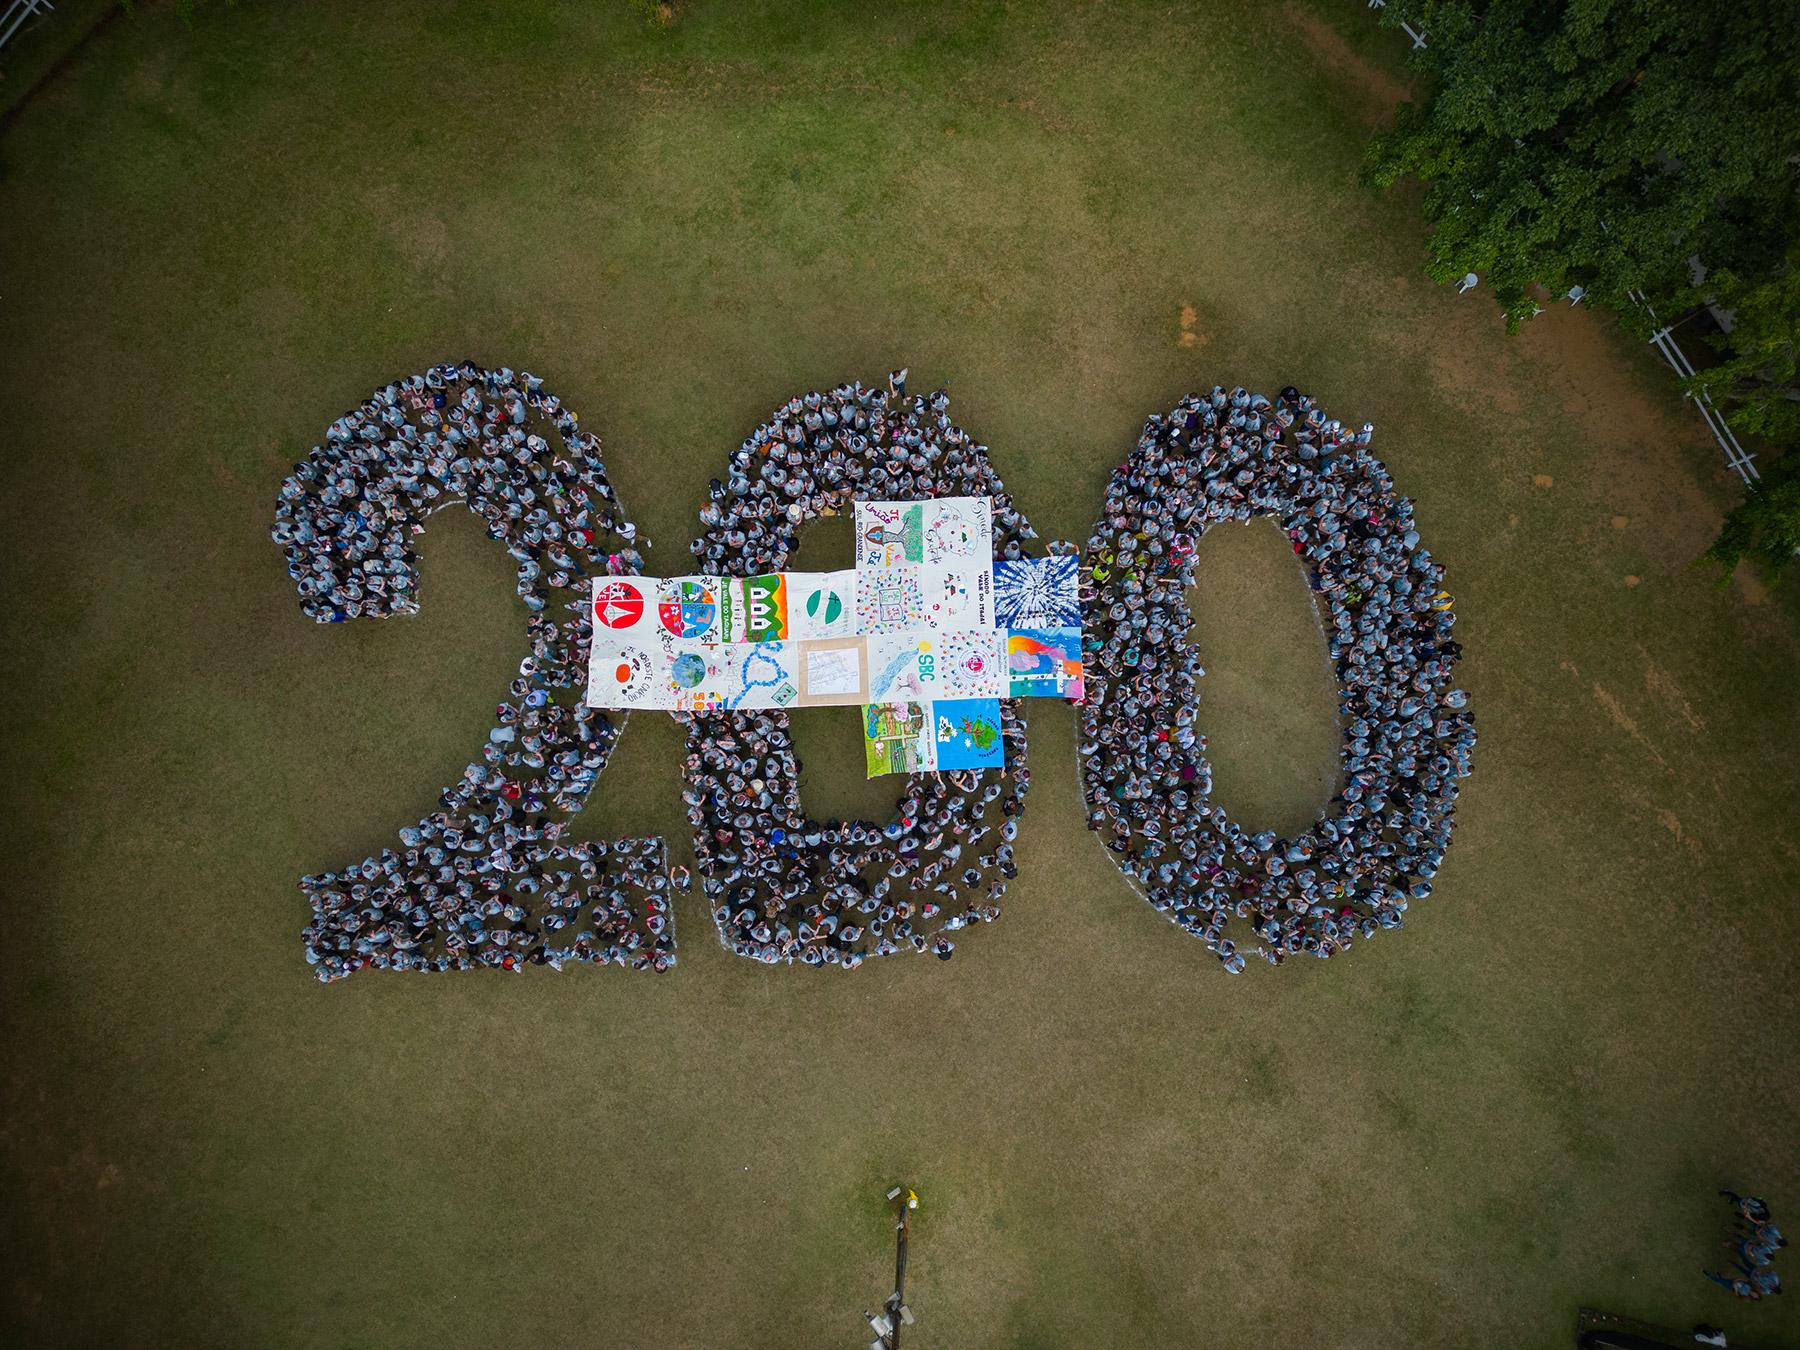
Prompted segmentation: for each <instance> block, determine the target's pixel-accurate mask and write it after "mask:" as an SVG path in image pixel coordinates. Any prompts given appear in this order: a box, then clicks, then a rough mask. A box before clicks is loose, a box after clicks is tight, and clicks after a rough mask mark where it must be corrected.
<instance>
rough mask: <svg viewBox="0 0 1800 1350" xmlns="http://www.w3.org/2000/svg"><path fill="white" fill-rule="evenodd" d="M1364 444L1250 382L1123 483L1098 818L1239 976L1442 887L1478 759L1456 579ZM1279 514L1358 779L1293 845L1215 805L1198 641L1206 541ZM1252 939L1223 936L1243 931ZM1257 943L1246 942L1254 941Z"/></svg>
mask: <svg viewBox="0 0 1800 1350" xmlns="http://www.w3.org/2000/svg"><path fill="white" fill-rule="evenodd" d="M1373 431H1374V428H1373V427H1371V426H1370V425H1368V424H1367V423H1365V424H1364V425H1363V427H1362V429H1361V430H1360V431H1357V432H1351V431H1349V430H1348V429H1346V428H1345V427H1344V426H1342V425H1341V424H1340V423H1338V422H1337V421H1333V420H1328V419H1327V418H1326V416H1325V414H1324V412H1323V411H1322V410H1321V409H1320V408H1319V407H1318V405H1317V404H1316V403H1314V402H1313V400H1312V399H1310V398H1308V397H1307V396H1306V395H1304V394H1302V393H1300V392H1299V391H1298V390H1297V389H1294V388H1292V387H1290V388H1287V389H1284V390H1282V392H1281V395H1280V397H1279V398H1277V399H1276V400H1275V401H1274V402H1273V403H1271V402H1270V401H1269V400H1268V399H1267V398H1265V397H1263V396H1262V395H1260V394H1251V393H1249V392H1248V391H1246V390H1244V389H1242V388H1238V389H1233V390H1232V391H1231V392H1229V393H1227V392H1226V391H1225V390H1224V389H1222V388H1219V387H1216V386H1215V387H1214V388H1213V390H1212V391H1211V393H1210V394H1207V395H1190V396H1189V397H1188V398H1185V399H1183V400H1182V401H1181V402H1180V403H1178V404H1176V405H1175V407H1174V408H1173V409H1172V410H1171V411H1170V412H1169V413H1168V414H1167V415H1163V416H1153V417H1151V418H1150V419H1149V420H1148V421H1147V422H1146V423H1145V424H1144V430H1143V434H1142V435H1141V436H1140V437H1139V438H1138V444H1137V449H1136V451H1135V452H1134V453H1133V454H1132V455H1131V457H1130V458H1129V459H1127V460H1126V461H1125V463H1124V464H1122V465H1121V466H1120V467H1119V469H1118V470H1117V472H1115V473H1114V474H1113V477H1112V481H1111V482H1110V483H1109V484H1108V485H1107V490H1106V501H1105V506H1104V509H1103V511H1102V514H1101V517H1100V520H1099V522H1098V524H1097V525H1096V526H1095V528H1094V533H1093V536H1092V538H1090V539H1089V540H1088V557H1087V562H1088V565H1087V575H1086V581H1085V590H1084V594H1083V620H1084V643H1085V646H1086V653H1085V654H1086V658H1087V667H1086V670H1087V680H1086V688H1087V703H1086V706H1085V707H1084V709H1083V712H1082V719H1081V725H1082V741H1081V746H1080V751H1079V753H1080V765H1081V770H1082V781H1083V791H1084V794H1085V796H1086V799H1087V803H1088V825H1089V827H1090V828H1092V829H1095V830H1098V831H1100V832H1101V834H1102V835H1103V836H1104V837H1105V839H1106V841H1107V846H1108V848H1110V849H1111V850H1112V852H1113V854H1114V856H1115V859H1116V861H1117V863H1118V865H1119V867H1120V869H1121V870H1122V871H1124V872H1125V874H1126V875H1127V876H1128V877H1130V878H1131V879H1132V881H1133V882H1134V883H1135V885H1136V887H1137V888H1138V889H1139V892H1140V894H1142V895H1143V897H1144V898H1145V899H1147V900H1148V901H1149V902H1150V903H1151V904H1152V905H1154V906H1155V907H1156V908H1157V909H1158V910H1159V911H1161V912H1162V913H1163V914H1165V915H1167V916H1168V917H1169V919H1171V920H1172V921H1173V922H1175V923H1177V924H1179V925H1180V926H1181V927H1182V928H1183V929H1185V930H1186V931H1188V932H1190V933H1193V934H1196V935H1198V936H1199V937H1201V938H1203V939H1204V940H1205V942H1206V944H1207V946H1208V947H1209V948H1210V949H1211V950H1212V951H1213V952H1214V953H1215V954H1216V955H1217V956H1218V958H1219V960H1220V961H1221V962H1222V963H1223V965H1224V966H1225V968H1226V969H1227V970H1229V971H1232V972H1233V973H1236V972H1238V971H1241V970H1242V969H1243V968H1244V964H1245V948H1246V946H1249V949H1250V950H1251V952H1252V953H1253V954H1255V955H1260V956H1262V957H1264V958H1265V959H1266V960H1268V961H1269V962H1270V963H1272V964H1274V965H1280V964H1281V963H1282V962H1283V961H1284V960H1286V959H1287V958H1288V957H1290V956H1295V955H1300V954H1303V953H1310V954H1312V955H1314V956H1318V957H1321V958H1323V957H1329V956H1332V955H1335V954H1337V953H1340V952H1343V951H1347V950H1348V949H1349V948H1350V947H1351V946H1352V945H1353V944H1354V943H1355V942H1356V941H1357V940H1358V939H1363V940H1367V939H1369V938H1371V937H1373V936H1374V935H1375V934H1377V933H1379V932H1382V931H1383V930H1386V929H1394V928H1399V927H1400V926H1401V924H1402V923H1403V922H1404V919H1405V916H1406V911H1407V907H1408V905H1409V904H1410V903H1412V902H1413V901H1416V900H1422V899H1424V898H1425V897H1426V896H1428V895H1430V894H1431V881H1432V878H1433V876H1435V875H1436V873H1437V870H1438V867H1439V865H1440V864H1441V863H1442V861H1443V857H1444V850H1445V849H1446V848H1448V847H1449V844H1450V832H1451V827H1452V822H1453V814H1454V810H1455V804H1456V798H1457V790H1458V788H1457V785H1458V782H1459V780H1461V779H1463V778H1466V777H1467V776H1468V774H1469V764H1470V756H1471V754H1472V753H1473V751H1474V746H1475V728H1474V723H1473V717H1472V714H1471V713H1470V712H1469V711H1468V709H1467V703H1468V698H1467V696H1466V695H1465V694H1464V693H1463V692H1462V691H1461V690H1460V689H1456V688H1454V687H1452V685H1451V679H1450V677H1451V671H1452V668H1453V667H1454V666H1455V664H1456V660H1457V658H1458V656H1459V654H1460V652H1461V648H1460V647H1459V645H1458V644H1457V643H1456V642H1455V641H1454V640H1453V639H1452V638H1451V636H1450V633H1451V628H1452V626H1453V625H1454V623H1455V615H1454V614H1453V613H1452V612H1451V597H1450V596H1449V594H1448V593H1447V592H1445V591H1444V589H1443V568H1442V567H1441V566H1439V564H1438V563H1437V562H1436V561H1434V560H1433V558H1432V557H1431V554H1430V553H1429V552H1428V551H1427V550H1426V549H1424V548H1423V547H1421V546H1420V542H1419V534H1418V531H1417V530H1416V529H1414V528H1413V510H1412V503H1411V502H1410V501H1408V500H1407V499H1406V498H1405V497H1402V496H1400V495H1399V494H1398V493H1396V492H1395V491H1394V484H1393V480H1392V479H1391V478H1390V477H1389V476H1388V472H1387V469H1386V468H1385V467H1384V466H1383V465H1382V463H1381V462H1380V461H1379V460H1378V459H1376V458H1374V457H1373V456H1372V455H1371V454H1370V453H1369V444H1370V441H1371V439H1372V436H1373ZM1262 515H1266V516H1272V517H1274V518H1275V519H1276V520H1278V521H1279V522H1280V524H1281V527H1282V528H1283V529H1284V530H1285V531H1286V532H1287V534H1288V537H1289V538H1290V539H1291V540H1292V541H1293V545H1294V551H1295V553H1296V554H1298V555H1299V556H1300V558H1301V559H1302V560H1303V562H1304V564H1305V566H1306V569H1307V574H1308V576H1309V577H1310V579H1311V583H1312V586H1313V589H1314V590H1315V591H1316V592H1317V593H1318V595H1319V596H1320V597H1321V598H1322V599H1323V600H1324V602H1325V607H1326V609H1327V610H1328V611H1329V614H1330V620H1329V627H1330V632H1329V634H1328V638H1329V643H1330V649H1331V657H1332V661H1333V664H1334V667H1335V670H1336V675H1337V682H1338V688H1339V711H1340V713H1341V715H1342V721H1343V729H1344V753H1343V766H1342V768H1343V772H1342V786H1341V788H1340V791H1339V792H1338V795H1337V796H1336V798H1335V799H1334V800H1333V802H1332V803H1331V805H1330V806H1329V807H1328V809H1327V810H1326V812H1325V813H1324V814H1323V816H1322V817H1321V818H1320V819H1319V820H1318V821H1316V822H1315V823H1314V824H1313V825H1312V826H1311V827H1310V828H1309V829H1307V830H1305V831H1304V832H1302V833H1301V834H1300V835H1298V836H1296V837H1295V838H1293V839H1280V838H1277V837H1276V836H1275V834H1274V833H1273V832H1270V831H1263V832H1261V833H1257V834H1250V833H1248V832H1247V831H1245V830H1244V829H1243V828H1242V827H1241V826H1240V825H1238V824H1237V823H1236V822H1234V821H1233V820H1232V819H1231V817H1230V816H1229V815H1228V814H1227V813H1226V812H1225V810H1224V808H1223V807H1221V806H1219V805H1218V804H1217V803H1214V802H1211V801H1210V800H1209V797H1210V794H1211V790H1212V775H1211V770H1210V768H1209V766H1208V764H1207V761H1206V753H1205V751H1206V741H1205V738H1204V737H1202V736H1201V735H1200V734H1199V733H1198V732H1197V731H1196V730H1195V706H1196V703H1197V702H1198V690H1197V685H1198V680H1199V678H1200V677H1201V676H1202V675H1204V674H1205V671H1204V670H1202V669H1201V667H1200V664H1199V658H1198V655H1197V653H1196V652H1195V651H1194V649H1193V648H1192V646H1191V645H1190V644H1189V643H1188V642H1187V640H1186V637H1185V634H1186V632H1187V629H1188V627H1189V625H1190V622H1191V620H1190V617H1189V612H1188V608H1187V589H1188V587H1189V586H1190V585H1191V584H1192V582H1193V572H1194V545H1195V543H1196V542H1197V541H1198V539H1199V538H1200V537H1201V536H1202V535H1203V534H1204V533H1205V531H1206V530H1207V529H1208V528H1209V527H1211V526H1213V525H1215V524H1218V523H1220V522H1223V521H1240V522H1247V521H1249V520H1250V519H1252V518H1253V517H1255V516H1262ZM1234 920H1235V921H1237V922H1238V923H1240V924H1241V925H1243V926H1245V927H1247V928H1248V930H1249V933H1250V934H1251V935H1253V936H1252V938H1250V939H1246V940H1245V941H1244V942H1240V941H1239V940H1238V939H1236V938H1233V937H1230V936H1227V932H1228V929H1229V928H1230V926H1231V925H1232V923H1233V921H1234ZM1252 943H1253V944H1254V945H1251V944H1252Z"/></svg>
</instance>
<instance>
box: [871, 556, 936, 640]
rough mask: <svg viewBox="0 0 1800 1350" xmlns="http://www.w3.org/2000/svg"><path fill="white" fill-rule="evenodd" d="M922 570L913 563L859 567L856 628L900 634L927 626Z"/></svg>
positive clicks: (872, 631)
mask: <svg viewBox="0 0 1800 1350" xmlns="http://www.w3.org/2000/svg"><path fill="white" fill-rule="evenodd" d="M919 571H920V569H919V568H917V567H912V566H900V567H884V568H872V567H859V568H858V569H857V571H856V631H857V632H859V633H864V634H868V633H900V632H904V631H906V630H907V629H910V628H925V627H928V626H929V625H928V623H927V622H926V612H925V591H924V589H923V587H922V586H921V584H920V578H919Z"/></svg>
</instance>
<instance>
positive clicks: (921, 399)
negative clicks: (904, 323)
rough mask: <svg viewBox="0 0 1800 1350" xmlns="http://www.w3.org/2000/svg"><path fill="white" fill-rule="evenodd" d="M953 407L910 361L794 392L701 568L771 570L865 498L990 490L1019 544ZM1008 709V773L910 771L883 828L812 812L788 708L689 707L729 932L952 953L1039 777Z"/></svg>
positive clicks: (755, 439)
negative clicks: (919, 387) (874, 374)
mask: <svg viewBox="0 0 1800 1350" xmlns="http://www.w3.org/2000/svg"><path fill="white" fill-rule="evenodd" d="M948 407H949V398H948V396H947V395H946V394H945V392H944V391H943V390H941V389H940V390H937V391H935V392H933V393H931V394H929V395H921V394H912V395H908V393H907V391H906V372H905V371H904V370H900V371H895V372H894V373H893V374H892V375H891V376H890V377H889V380H888V387H887V389H885V390H883V389H880V388H869V387H865V386H863V385H862V384H860V383H857V384H845V385H840V386H838V387H837V388H835V389H833V390H831V391H830V392H829V393H819V392H816V391H815V392H812V393H808V394H806V395H804V396H803V397H800V398H795V399H792V400H790V401H789V402H788V403H787V404H785V405H784V406H783V407H782V408H780V409H779V410H777V412H776V413H775V416H774V417H773V418H771V419H770V420H769V421H768V422H766V423H764V424H763V425H761V426H759V427H757V428H756V430H755V431H753V432H752V433H751V434H750V436H749V437H748V438H747V439H746V440H745V441H744V443H743V444H742V445H740V446H739V447H738V449H737V450H736V451H735V452H734V453H733V454H732V456H731V461H730V464H729V465H728V467H727V470H726V477H725V478H724V479H723V480H719V479H714V480H713V482H712V485H711V490H710V497H711V500H710V501H709V502H708V503H707V505H706V506H705V507H703V508H702V509H701V512H700V520H701V525H702V526H703V531H702V533H701V534H700V536H699V537H698V538H697V539H696V540H695V541H694V545H693V549H694V556H695V557H696V558H697V559H698V560H699V562H700V565H701V568H702V570H704V571H706V572H719V573H731V574H745V573H759V572H774V571H779V570H781V569H782V568H783V567H785V566H786V565H787V562H788V558H789V555H790V554H791V553H792V551H793V550H794V548H795V547H796V546H797V544H798V542H799V529H800V527H801V526H802V525H803V524H804V523H805V522H806V521H808V520H811V519H814V518H816V517H820V516H827V515H833V514H836V513H838V512H842V511H847V510H849V509H850V507H851V505H852V503H853V502H855V501H857V500H890V501H891V500H917V499H923V498H927V497H964V496H968V497H989V498H992V500H993V509H994V539H995V545H996V547H997V548H998V549H999V550H1000V553H1001V556H1003V557H1012V558H1016V557H1022V556H1024V555H1023V546H1024V543H1025V541H1026V540H1028V539H1031V538H1034V537H1035V536H1034V534H1033V532H1032V530H1031V527H1030V526H1029V525H1028V524H1027V523H1026V521H1025V519H1024V517H1023V516H1021V515H1020V514H1019V512H1018V511H1017V509H1016V508H1015V507H1014V506H1013V503H1012V499H1011V498H1010V497H1009V496H1008V495H1007V493H1006V490H1005V488H1004V486H1003V485H1002V484H1001V482H1000V478H999V476H998V475H997V474H996V473H995V472H994V469H993V466H992V464H991V463H990V462H989V459H988V453H987V448H986V447H985V446H982V445H978V444H976V443H974V442H973V441H972V440H970V438H969V437H968V436H967V434H966V433H964V432H963V431H962V430H961V429H960V428H958V427H957V426H955V425H954V424H953V423H952V422H951V421H950V419H949V416H948V414H947V409H948ZM1063 547H1067V546H1063ZM1001 707H1002V714H1001V736H1002V738H1003V740H1004V743H1005V757H1006V765H1005V768H1004V769H1000V770H993V771H989V772H987V773H985V774H978V773H972V772H971V773H951V774H942V775H939V774H914V775H912V776H910V777H909V778H908V779H907V781H906V788H905V792H904V794H903V795H902V796H901V798H900V799H899V801H898V802H897V803H896V810H895V815H894V817H893V818H892V819H890V820H889V821H887V822H886V823H885V824H880V825H877V824H874V823H872V822H866V821H859V820H826V821H822V822H821V821H814V820H811V819H809V818H807V816H806V815H805V812H804V809H803V806H802V803H801V792H800V774H801V764H800V762H799V760H798V759H797V758H796V756H795V754H794V746H793V741H792V739H791V737H790V735H789V728H788V719H787V714H786V713H784V712H740V713H707V714H692V715H685V714H684V715H681V716H683V718H684V720H685V721H686V722H687V725H688V736H687V760H686V765H685V786H684V789H683V793H682V797H683V800H684V801H685V802H686V804H687V809H688V819H689V820H690V821H691V822H692V824H693V827H694V849H695V854H696V857H697V859H698V864H699V874H700V879H701V885H702V887H703V890H704V892H705V895H706V897H707V900H708V903H709V904H710V905H711V907H712V911H713V917H714V919H715V920H716V921H717V923H718V925H719V931H720V933H721V935H722V937H723V940H724V941H725V943H726V945H727V946H728V947H729V948H730V949H731V950H732V951H734V952H736V953H737V954H738V955H740V956H746V957H750V958H752V959H754V960H758V961H763V962H769V963H775V962H782V961H798V962H803V963H805V964H807V965H813V966H821V965H831V966H838V967H841V968H843V969H854V968H855V967H857V966H859V965H861V964H862V962H863V961H864V960H866V959H867V958H869V957H871V956H885V955H889V954H892V953H896V952H904V951H920V952H924V951H930V952H932V953H933V954H934V955H936V956H937V957H939V958H940V959H942V960H949V959H950V957H951V955H952V953H953V952H954V950H955V942H956V939H955V937H954V936H953V934H955V933H957V932H958V931H960V930H962V929H964V928H967V927H969V926H970V925H973V924H978V923H988V922H992V921H993V920H994V919H996V918H998V917H999V915H1000V900H1001V896H1002V895H1003V894H1004V892H1005V889H1006V883H1007V881H1008V880H1010V879H1011V878H1012V877H1013V876H1015V875H1016V874H1017V868H1016V866H1015V865H1014V861H1013V844H1014V839H1015V836H1016V834H1017V831H1018V816H1019V813H1020V811H1021V810H1022V809H1023V807H1024V801H1025V794H1026V791H1027V790H1028V788H1029V786H1030V782H1031V771H1030V769H1029V768H1028V767H1027V765H1026V760H1025V728H1024V724H1023V722H1022V721H1021V720H1020V717H1019V713H1018V708H1017V704H1016V703H1015V702H1010V701H1009V702H1004V703H1002V705H1001Z"/></svg>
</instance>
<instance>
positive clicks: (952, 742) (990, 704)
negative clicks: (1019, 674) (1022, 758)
mask: <svg viewBox="0 0 1800 1350" xmlns="http://www.w3.org/2000/svg"><path fill="white" fill-rule="evenodd" d="M931 714H932V720H933V722H934V723H935V730H934V733H933V734H934V736H935V738H936V740H937V767H938V768H939V770H941V771H943V772H946V773H948V772H952V771H954V770H958V769H998V768H1003V767H1004V766H1005V763H1006V757H1005V754H1004V752H1003V751H1002V749H1001V741H1000V700H999V699H997V698H941V699H939V700H938V701H937V702H935V703H933V704H932V705H931Z"/></svg>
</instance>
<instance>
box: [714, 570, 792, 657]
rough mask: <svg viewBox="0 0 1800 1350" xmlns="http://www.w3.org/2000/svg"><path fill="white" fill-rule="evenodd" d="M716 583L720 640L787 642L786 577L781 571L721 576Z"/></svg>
mask: <svg viewBox="0 0 1800 1350" xmlns="http://www.w3.org/2000/svg"><path fill="white" fill-rule="evenodd" d="M720 582H721V585H720V588H719V640H720V641H722V642H785V641H787V638H788V621H787V579H786V578H785V577H784V576H782V574H781V573H779V572H768V573H764V574H763V575H761V576H754V577H721V578H720Z"/></svg>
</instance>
